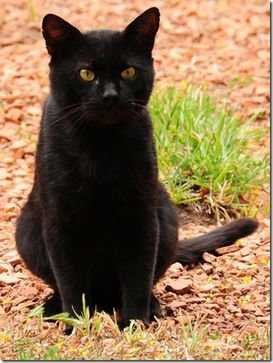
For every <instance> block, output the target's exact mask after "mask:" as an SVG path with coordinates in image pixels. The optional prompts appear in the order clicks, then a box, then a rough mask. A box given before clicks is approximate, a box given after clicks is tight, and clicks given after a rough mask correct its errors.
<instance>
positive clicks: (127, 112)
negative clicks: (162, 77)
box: [84, 101, 146, 124]
mask: <svg viewBox="0 0 273 363" xmlns="http://www.w3.org/2000/svg"><path fill="white" fill-rule="evenodd" d="M86 106H87V107H86V108H85V110H84V114H85V117H84V118H85V119H86V121H88V122H89V123H90V124H94V123H95V124H97V123H98V122H99V123H101V124H115V123H120V122H126V121H130V120H132V118H137V117H138V116H139V115H141V114H142V111H143V110H144V109H146V108H145V105H143V104H141V103H138V102H134V101H129V102H120V101H119V102H115V103H111V104H109V103H104V102H101V103H96V104H90V103H89V104H88V105H86Z"/></svg>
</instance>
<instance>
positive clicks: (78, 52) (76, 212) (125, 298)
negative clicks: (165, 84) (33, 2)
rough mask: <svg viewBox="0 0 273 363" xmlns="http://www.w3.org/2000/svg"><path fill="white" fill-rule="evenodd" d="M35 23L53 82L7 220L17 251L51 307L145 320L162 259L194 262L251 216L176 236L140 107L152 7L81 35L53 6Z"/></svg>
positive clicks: (154, 18)
mask: <svg viewBox="0 0 273 363" xmlns="http://www.w3.org/2000/svg"><path fill="white" fill-rule="evenodd" d="M42 27H43V35H44V38H45V40H46V45H47V49H48V52H49V54H50V55H51V61H50V85H51V92H50V96H49V98H48V99H47V101H46V104H45V107H44V111H43V117H42V123H41V129H40V135H39V142H38V148H37V155H36V171H35V179H34V185H33V189H32V191H31V193H30V195H29V198H28V201H27V203H26V204H25V206H24V207H23V209H22V213H21V216H20V217H19V219H18V223H17V231H16V242H17V248H18V251H19V253H20V255H21V256H22V258H23V260H24V261H25V263H26V265H27V267H28V268H29V269H30V270H31V271H32V272H33V273H34V274H36V275H37V276H39V277H40V278H42V279H43V280H44V281H45V282H46V283H48V284H49V285H50V286H51V287H52V288H53V289H54V291H55V294H54V296H53V298H52V300H51V307H54V308H56V309H58V308H59V309H60V310H63V311H67V312H69V313H70V314H73V309H75V311H76V312H79V311H80V310H81V302H82V294H83V293H84V294H85V296H86V299H87V304H88V305H89V306H90V307H91V308H94V307H97V309H103V310H105V311H110V312H111V311H112V309H113V307H114V308H116V309H120V310H121V316H122V320H121V322H120V325H121V326H126V325H127V324H128V322H129V320H130V319H141V320H143V321H144V322H146V323H148V322H149V321H150V319H151V318H152V316H153V315H154V314H159V313H160V307H159V303H158V301H157V300H156V298H155V297H154V295H153V294H152V288H153V285H154V284H155V283H156V282H157V281H158V280H159V278H160V277H162V275H163V274H164V272H165V271H166V269H167V268H168V267H169V266H170V264H172V263H174V262H175V261H180V262H181V263H183V264H191V263H196V262H197V261H198V260H200V259H201V258H202V253H203V252H205V251H214V250H215V249H216V248H218V247H220V246H225V245H229V244H232V243H233V242H234V241H235V240H237V239H238V238H241V237H244V236H247V235H249V234H250V233H252V232H253V231H254V230H255V229H256V228H257V225H258V223H257V222H256V221H254V220H251V219H240V220H237V221H234V222H232V223H230V224H228V225H226V226H223V227H220V228H218V229H216V230H215V231H213V232H211V233H209V234H207V235H205V236H201V237H197V238H194V239H192V240H186V241H180V242H179V241H178V239H177V216H176V211H175V208H174V206H173V205H172V203H171V202H170V200H169V196H168V194H167V192H166V191H165V189H164V187H163V186H162V185H161V184H160V183H159V181H158V171H157V160H156V152H155V146H154V141H153V133H152V125H151V120H150V117H149V113H148V110H147V108H146V106H147V103H148V100H149V96H150V94H151V91H152V88H153V79H154V69H153V59H152V54H151V53H152V48H153V45H154V39H155V35H156V33H157V30H158V27H159V11H158V9H157V8H150V9H148V10H147V11H145V12H144V13H143V14H141V15H140V16H139V17H137V18H136V19H135V20H134V21H133V22H132V23H130V24H129V25H128V26H127V27H126V29H125V30H124V31H110V30H102V31H91V32H87V33H81V32H80V31H79V30H78V29H76V28H75V27H73V26H72V25H70V24H69V23H67V22H66V21H64V20H63V19H61V18H59V17H58V16H56V15H53V14H48V15H47V16H45V18H44V20H43V25H42ZM49 306H50V304H48V307H49ZM72 307H73V309H72Z"/></svg>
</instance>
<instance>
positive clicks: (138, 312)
mask: <svg viewBox="0 0 273 363" xmlns="http://www.w3.org/2000/svg"><path fill="white" fill-rule="evenodd" d="M131 217H132V218H130V217H128V216H127V218H125V220H124V222H125V223H123V233H122V235H123V239H122V247H121V249H120V250H119V258H118V263H119V271H120V281H121V291H122V320H121V321H120V324H119V325H120V327H121V328H124V327H126V326H127V325H129V323H130V320H132V319H137V320H142V321H143V322H144V323H145V324H148V323H149V322H150V316H151V312H150V309H151V296H152V287H153V281H154V270H155V263H156V257H157V249H158V238H159V236H158V233H159V232H158V220H157V216H156V215H155V214H154V213H153V212H151V211H150V212H149V211H148V212H146V211H145V212H143V211H142V212H141V213H140V215H134V216H131ZM124 232H125V233H124Z"/></svg>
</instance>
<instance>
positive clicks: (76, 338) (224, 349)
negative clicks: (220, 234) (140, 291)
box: [0, 312, 269, 360]
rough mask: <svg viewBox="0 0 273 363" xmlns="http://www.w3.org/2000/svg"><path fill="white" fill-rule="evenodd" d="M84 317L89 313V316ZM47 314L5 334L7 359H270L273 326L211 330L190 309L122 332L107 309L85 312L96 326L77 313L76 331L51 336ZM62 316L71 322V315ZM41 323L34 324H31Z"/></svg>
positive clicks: (137, 324)
mask: <svg viewBox="0 0 273 363" xmlns="http://www.w3.org/2000/svg"><path fill="white" fill-rule="evenodd" d="M83 317H84V318H83ZM41 318H42V315H40V316H38V314H36V315H35V314H34V315H32V316H30V315H29V317H28V319H27V320H26V321H25V322H24V323H22V325H21V326H17V327H16V328H15V329H12V330H11V331H6V332H5V336H4V335H3V334H2V336H1V335H0V346H1V340H4V341H5V344H6V346H7V344H8V345H10V346H11V349H10V351H12V352H13V353H12V354H11V353H10V354H9V355H7V356H6V355H5V356H3V358H5V359H19V360H34V359H35V360H37V359H42V360H67V359H70V360H71V359H78V360H79V359H80V360H112V359H114V360H131V359H134V360H135V359H139V360H144V359H145V360H147V359H149V360H192V359H194V360H212V359H213V360H215V359H218V360H234V359H237V360H238V359H249V360H261V359H269V332H268V329H267V328H266V327H265V328H263V327H257V329H256V331H255V332H251V333H245V334H243V335H242V333H239V332H238V334H237V335H236V332H233V333H232V334H231V333H229V334H223V333H220V332H219V331H215V332H213V331H211V330H210V329H209V328H208V326H206V325H205V324H204V322H205V316H203V317H201V316H200V318H198V319H197V320H196V321H191V320H190V318H189V317H188V319H187V316H186V315H185V314H184V315H183V317H182V316H181V317H177V322H176V324H174V325H172V326H169V325H168V322H167V321H166V320H161V321H158V322H156V323H153V325H151V326H150V327H149V328H145V327H144V326H143V324H141V323H139V322H134V321H132V322H131V325H130V326H129V327H128V328H126V329H125V330H124V331H123V332H120V331H119V329H118V326H117V324H116V321H115V319H114V320H113V319H111V317H110V316H109V315H107V314H105V313H96V314H95V315H94V316H93V317H91V319H90V318H88V317H87V315H86V313H85V312H83V314H82V318H83V319H84V320H86V321H85V325H87V324H88V325H90V326H95V327H96V328H94V329H93V328H92V329H91V330H90V331H87V330H83V329H81V325H82V321H81V319H79V322H76V320H77V319H73V324H72V325H73V327H74V330H73V333H72V334H71V335H69V336H65V335H63V334H62V332H61V330H57V327H56V326H55V328H54V327H53V328H52V330H51V334H50V335H49V336H50V337H49V336H45V335H44V334H43V332H44V331H46V330H45V327H44V326H42V325H41V326H40V319H41ZM59 321H60V322H61V321H62V322H67V320H66V318H64V320H62V317H61V316H60V317H59ZM30 324H34V325H36V324H37V325H36V326H38V328H37V329H32V330H30V329H29V327H28V326H29V325H30Z"/></svg>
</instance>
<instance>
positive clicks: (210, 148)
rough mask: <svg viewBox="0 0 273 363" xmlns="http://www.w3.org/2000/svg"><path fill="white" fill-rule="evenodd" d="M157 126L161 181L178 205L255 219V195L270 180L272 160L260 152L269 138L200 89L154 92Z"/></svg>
mask: <svg viewBox="0 0 273 363" xmlns="http://www.w3.org/2000/svg"><path fill="white" fill-rule="evenodd" d="M150 111H151V114H152V119H153V123H154V131H155V138H156V145H157V151H158V161H159V170H160V178H161V180H162V182H163V183H164V184H165V185H166V187H167V189H168V191H169V192H170V194H171V197H172V198H173V200H174V201H175V202H176V203H177V204H196V203H197V202H198V205H200V204H202V206H203V207H205V209H206V210H207V211H208V213H210V214H214V215H216V216H217V217H218V218H219V217H221V216H224V217H228V215H230V214H252V215H253V214H255V212H256V209H255V205H253V204H252V205H250V204H248V203H247V202H253V200H252V199H253V198H252V197H251V193H252V194H253V195H256V194H258V191H259V190H261V189H262V188H263V186H264V185H265V183H266V182H267V179H268V174H269V157H268V155H265V154H264V153H262V155H261V152H260V150H259V148H258V149H257V147H256V148H255V146H254V145H255V143H256V145H257V142H258V141H259V140H260V139H261V138H262V137H263V136H264V135H265V130H264V129H257V128H256V129H254V128H253V127H252V125H253V119H249V120H246V121H244V122H242V121H241V120H239V119H238V118H236V117H235V116H234V115H233V113H232V112H231V111H230V110H228V109H224V108H220V107H217V105H216V102H215V100H214V99H213V98H212V97H210V96H209V95H207V94H206V93H205V92H204V91H202V90H201V89H194V88H192V87H185V88H181V89H180V90H178V89H175V88H167V89H163V90H160V91H158V92H155V93H154V95H153V97H152V99H151V102H150Z"/></svg>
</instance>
